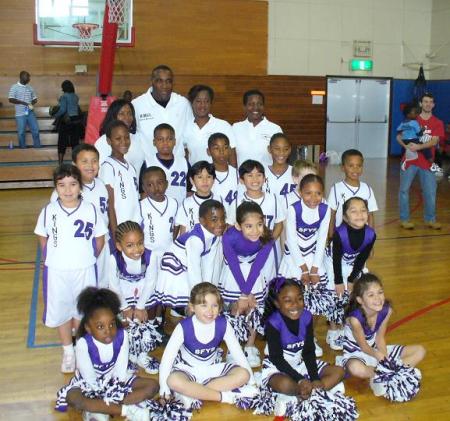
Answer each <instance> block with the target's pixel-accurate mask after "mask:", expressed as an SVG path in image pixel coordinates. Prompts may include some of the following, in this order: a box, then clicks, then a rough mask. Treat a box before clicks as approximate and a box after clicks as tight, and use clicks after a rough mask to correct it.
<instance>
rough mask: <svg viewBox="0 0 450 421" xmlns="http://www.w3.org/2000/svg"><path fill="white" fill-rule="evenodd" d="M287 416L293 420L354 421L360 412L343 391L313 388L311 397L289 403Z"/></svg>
mask: <svg viewBox="0 0 450 421" xmlns="http://www.w3.org/2000/svg"><path fill="white" fill-rule="evenodd" d="M285 417H287V418H289V419H290V420H292V421H303V420H314V421H353V420H355V419H357V418H358V417H359V414H358V411H357V410H356V404H355V401H354V400H353V399H352V398H349V397H347V396H345V395H343V394H342V393H341V392H336V393H329V392H327V391H325V390H322V389H313V391H312V393H311V396H310V397H309V399H306V400H299V401H298V402H297V403H288V404H287V406H286V413H285Z"/></svg>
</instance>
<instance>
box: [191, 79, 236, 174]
mask: <svg viewBox="0 0 450 421" xmlns="http://www.w3.org/2000/svg"><path fill="white" fill-rule="evenodd" d="M188 99H189V101H190V102H191V105H192V112H193V113H194V119H193V120H190V121H188V123H187V125H186V127H185V130H184V132H183V136H182V140H183V144H184V147H185V149H186V155H187V159H188V161H189V164H191V165H194V164H195V163H196V162H198V161H208V162H212V159H211V157H210V156H209V155H208V152H207V150H208V138H209V137H210V136H211V135H212V134H214V133H223V134H225V135H226V136H227V137H228V138H229V139H230V148H231V154H230V161H231V162H230V163H231V164H232V165H236V159H235V157H236V155H235V149H234V148H235V140H234V134H233V130H232V128H231V125H230V124H229V123H228V122H227V121H225V120H221V119H220V118H216V117H214V116H213V115H212V114H211V106H212V102H213V99H214V91H213V89H212V88H211V87H210V86H207V85H194V86H193V87H192V88H191V89H190V90H189V93H188Z"/></svg>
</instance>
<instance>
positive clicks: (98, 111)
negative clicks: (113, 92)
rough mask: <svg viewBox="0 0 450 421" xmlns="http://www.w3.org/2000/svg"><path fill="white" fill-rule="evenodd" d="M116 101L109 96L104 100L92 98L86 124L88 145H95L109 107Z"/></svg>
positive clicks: (96, 97) (85, 136)
mask: <svg viewBox="0 0 450 421" xmlns="http://www.w3.org/2000/svg"><path fill="white" fill-rule="evenodd" d="M115 99H116V97H114V96H109V97H107V98H106V99H102V98H100V97H99V96H93V97H91V102H90V104H89V112H88V119H87V124H86V133H85V135H84V141H85V142H86V143H90V144H94V143H95V141H96V140H97V139H98V138H99V131H100V126H101V124H102V122H103V119H104V118H105V114H106V111H107V110H108V107H109V105H110V104H111V102H113V101H114V100H115Z"/></svg>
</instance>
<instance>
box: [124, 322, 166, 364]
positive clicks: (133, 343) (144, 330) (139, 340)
mask: <svg viewBox="0 0 450 421" xmlns="http://www.w3.org/2000/svg"><path fill="white" fill-rule="evenodd" d="M127 330H128V342H129V344H130V351H129V353H130V357H129V358H130V361H132V362H138V358H139V355H140V354H143V353H144V354H147V353H148V352H150V351H153V350H154V349H155V348H156V347H157V345H158V344H160V343H162V336H161V334H160V333H159V332H158V331H157V330H156V326H155V325H154V324H153V321H147V322H144V323H140V322H136V321H130V322H129V325H128V328H127Z"/></svg>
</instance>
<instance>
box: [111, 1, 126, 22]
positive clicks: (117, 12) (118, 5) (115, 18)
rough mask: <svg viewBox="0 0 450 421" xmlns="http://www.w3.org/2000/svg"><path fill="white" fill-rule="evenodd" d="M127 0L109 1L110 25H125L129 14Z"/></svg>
mask: <svg viewBox="0 0 450 421" xmlns="http://www.w3.org/2000/svg"><path fill="white" fill-rule="evenodd" d="M127 6H128V1H127V0H108V20H109V23H118V24H121V23H124V22H125V14H126V13H127Z"/></svg>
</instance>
